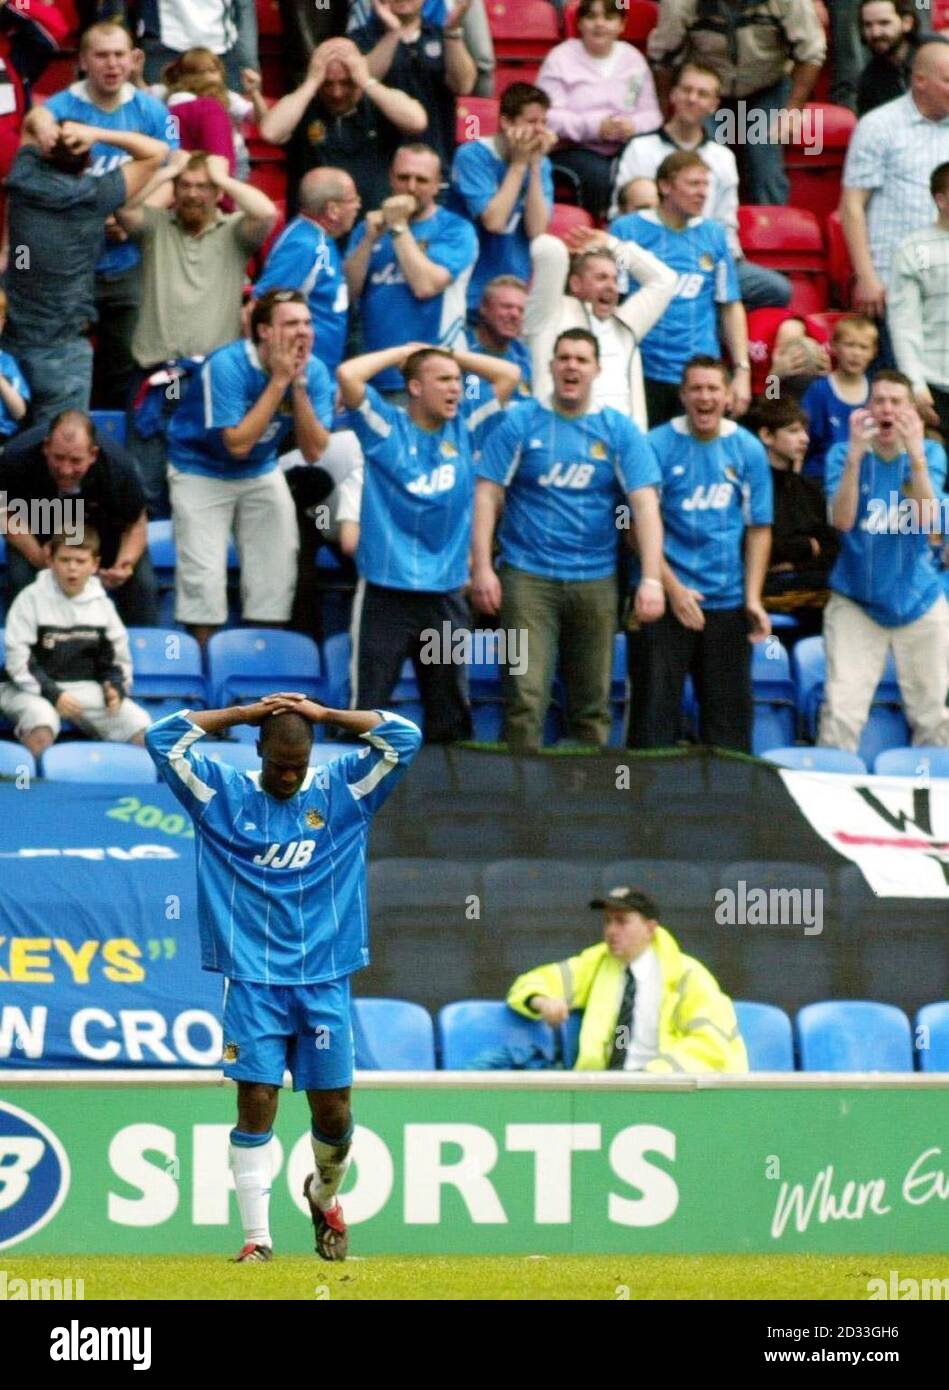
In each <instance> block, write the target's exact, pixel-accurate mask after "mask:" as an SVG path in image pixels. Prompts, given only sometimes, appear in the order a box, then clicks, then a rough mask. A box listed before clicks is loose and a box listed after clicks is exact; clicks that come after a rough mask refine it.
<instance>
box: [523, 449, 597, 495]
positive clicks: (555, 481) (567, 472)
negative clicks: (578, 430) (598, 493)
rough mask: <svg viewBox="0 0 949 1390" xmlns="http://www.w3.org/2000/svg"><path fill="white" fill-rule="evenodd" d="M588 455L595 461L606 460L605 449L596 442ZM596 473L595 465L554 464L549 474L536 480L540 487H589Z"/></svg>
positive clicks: (542, 475)
mask: <svg viewBox="0 0 949 1390" xmlns="http://www.w3.org/2000/svg"><path fill="white" fill-rule="evenodd" d="M590 453H591V454H592V455H593V457H594V458H595V459H600V460H602V459H605V458H606V447H605V446H604V445H603V444H601V443H600V442H599V440H596V441H595V442H594V443H593V444H591V445H590ZM595 472H596V464H595V463H555V464H554V465H553V467H552V468H551V469H550V471H549V473H543V474H541V476H540V477H539V478H538V479H537V481H538V483H539V484H540V486H541V487H569V488H584V487H589V486H590V482H591V479H592V478H593V475H594V473H595Z"/></svg>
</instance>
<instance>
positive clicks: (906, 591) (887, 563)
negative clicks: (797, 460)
mask: <svg viewBox="0 0 949 1390" xmlns="http://www.w3.org/2000/svg"><path fill="white" fill-rule="evenodd" d="M848 448H849V445H847V444H835V445H834V446H833V448H832V449H831V450H830V452H829V453H828V455H827V463H826V472H825V480H824V490H825V492H826V495H827V498H828V500H829V501H833V498H834V494H835V493H836V492H837V490H838V488H839V487H840V483H841V479H842V478H843V475H844V468H845V466H846V462H847V452H848ZM923 449H924V451H925V454H926V466H927V469H928V471H929V477H930V480H931V482H932V487H933V490H934V492H935V494H936V497H937V499H940V501H941V502H942V507H941V509H940V511H939V513H938V515H935V516H934V517H933V519H932V522H931V524H926V520H925V517H922V518H920V517H919V515H918V512H919V509H918V508H916V507H914V505H913V503H912V501H911V499H910V495H909V487H910V481H911V472H912V469H911V465H910V461H909V457H908V455H907V454H906V453H905V452H901V453H899V454H897V455H896V457H895V458H892V459H890V460H884V459H882V458H881V457H880V455H879V454H877V453H874V452H873V450H868V451H867V452H866V453H865V454H864V456H863V459H862V461H861V464H860V496H859V501H858V504H857V517H856V521H855V523H854V525H853V526H852V527H851V529H850V530H849V531H843V532H841V536H840V554H839V556H838V557H837V562H836V564H835V565H834V568H833V569H832V570H831V572H830V580H829V584H830V588H831V590H832V592H834V593H838V594H843V595H844V597H845V598H849V599H852V600H853V602H854V603H859V604H860V606H861V607H862V608H863V609H865V610H866V612H867V614H868V615H869V616H870V617H871V618H872V619H873V620H874V622H877V623H879V624H880V626H881V627H903V626H904V625H905V624H907V623H912V622H915V621H916V619H917V618H921V617H922V616H923V614H924V613H928V612H929V610H930V608H932V606H933V604H934V603H935V602H936V600H937V599H938V598H939V595H940V594H941V593H942V590H943V585H942V579H941V576H940V574H939V570H938V568H937V560H936V552H934V550H933V545H932V536H933V534H935V533H937V532H938V531H939V530H940V522H941V520H942V519H943V517H944V515H945V508H946V505H947V502H949V499H946V494H945V485H946V452H945V450H944V449H943V447H942V445H941V444H937V443H936V441H935V440H933V439H926V440H924V441H923ZM920 521H922V523H923V524H920Z"/></svg>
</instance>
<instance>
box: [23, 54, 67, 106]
mask: <svg viewBox="0 0 949 1390" xmlns="http://www.w3.org/2000/svg"><path fill="white" fill-rule="evenodd" d="M78 58H79V55H78V54H77V53H61V54H60V55H59V57H58V58H53V59H51V61H50V62H49V64H48V66H47V67H46V69H45V70H44V72H43V73H42V74H41V76H39V77H38V78H37V79H36V81H35V82H34V83H33V85H32V88H31V90H32V93H33V96H34V98H36V97H51V96H52V95H53V93H54V92H61V91H62V90H63V88H64V87H69V86H71V85H72V83H73V82H75V80H76V64H77V62H78Z"/></svg>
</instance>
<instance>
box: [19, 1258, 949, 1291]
mask: <svg viewBox="0 0 949 1390" xmlns="http://www.w3.org/2000/svg"><path fill="white" fill-rule="evenodd" d="M3 1263H4V1265H5V1268H6V1274H7V1279H8V1280H12V1279H50V1278H56V1279H67V1278H71V1279H73V1280H74V1281H75V1280H76V1279H82V1280H83V1281H84V1293H85V1297H86V1298H87V1299H99V1298H102V1299H227V1300H229V1301H233V1300H235V1299H253V1300H258V1299H298V1300H302V1301H306V1302H316V1301H327V1300H328V1301H332V1300H334V1299H338V1300H346V1301H350V1300H353V1301H360V1300H365V1301H371V1300H376V1299H378V1300H382V1301H390V1300H396V1301H401V1300H416V1299H422V1300H458V1299H460V1300H467V1299H501V1300H522V1299H529V1300H544V1301H546V1300H556V1301H568V1300H576V1299H584V1300H603V1299H607V1300H610V1301H612V1300H616V1299H620V1298H629V1299H630V1300H640V1299H683V1300H697V1299H772V1298H773V1299H804V1300H808V1301H810V1300H813V1299H853V1300H861V1299H866V1298H867V1281H868V1280H869V1279H872V1278H884V1279H887V1278H888V1276H889V1271H890V1270H891V1269H896V1270H898V1271H899V1274H900V1277H901V1278H907V1277H911V1278H915V1279H918V1280H920V1281H922V1280H923V1279H944V1278H947V1277H949V1257H946V1256H932V1255H930V1256H920V1255H895V1254H886V1255H847V1256H837V1255H691V1256H683V1255H637V1256H622V1255H568V1256H542V1257H530V1256H528V1257H525V1256H478V1255H468V1256H445V1257H438V1258H431V1257H427V1256H415V1257H399V1256H393V1255H371V1256H366V1257H365V1258H363V1259H359V1258H352V1259H349V1260H347V1261H346V1262H345V1263H343V1264H326V1263H324V1262H323V1261H321V1260H318V1259H317V1258H316V1256H314V1257H313V1258H312V1259H309V1258H306V1257H301V1256H298V1255H294V1256H287V1257H286V1258H284V1259H281V1258H280V1257H279V1255H278V1256H277V1257H276V1258H275V1259H274V1261H273V1263H272V1264H269V1265H240V1266H238V1265H230V1264H228V1262H227V1257H226V1255H224V1254H222V1255H221V1256H220V1257H219V1258H218V1257H213V1256H208V1255H178V1256H175V1255H169V1256H156V1255H151V1256H149V1255H143V1256H140V1257H136V1258H129V1257H127V1256H118V1255H88V1256H76V1255H69V1256H60V1255H33V1256H21V1257H19V1258H16V1257H14V1256H12V1255H11V1254H7V1255H5V1257H4V1261H3ZM8 1297H9V1294H8Z"/></svg>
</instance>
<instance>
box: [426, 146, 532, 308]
mask: <svg viewBox="0 0 949 1390" xmlns="http://www.w3.org/2000/svg"><path fill="white" fill-rule="evenodd" d="M498 139H499V137H498V136H496V135H487V136H485V137H484V139H482V140H472V141H470V142H469V143H468V144H466V145H459V147H458V149H457V150H456V152H455V158H454V161H453V163H452V166H451V187H452V192H453V194H454V196H455V200H456V202H457V205H458V207H459V208H460V210H461V211H463V212H464V213H465V214H466V216H468V217H470V218H471V221H472V222H473V223H474V224H475V227H476V229H477V233H478V248H479V249H478V261H477V264H476V266H475V268H474V274H473V275H472V277H471V280H470V282H469V284H468V309H469V311H471V310H474V309H477V307H478V305H479V304H480V303H481V294H482V291H483V290H484V287H485V285H486V284H487V283H488V281H489V280H493V279H494V277H495V275H518V276H520V278H521V279H522V280H525V281H529V280H530V278H531V249H530V240H529V239H528V236H527V233H526V232H525V230H524V204H525V203H526V201H527V186H528V183H529V182H530V170H529V169H527V168H525V170H524V178H523V181H522V183H521V191H520V193H519V194H518V195H517V201H516V202H515V204H514V207H513V209H512V210H511V215H510V217H509V218H508V222H507V226H506V227H505V228H504V231H503V232H489V231H488V230H487V228H485V227H482V225H481V222H480V217H481V214H482V213H483V212H484V210H485V208H486V207H487V206H488V204H489V203H490V201H491V199H492V198H493V197H494V195H495V194H496V193H497V191H498V189H499V188H500V187H501V184H502V182H503V180H504V177H505V175H506V174H507V171H508V167H509V165H508V161H507V160H506V159H502V158H501V155H500V154H499V152H498ZM540 169H541V175H540V176H541V184H542V186H543V190H544V198H545V200H546V202H547V206H548V207H553V204H554V177H553V172H552V170H551V166H550V160H549V159H544V160H543V161H542V163H541V166H540Z"/></svg>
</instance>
